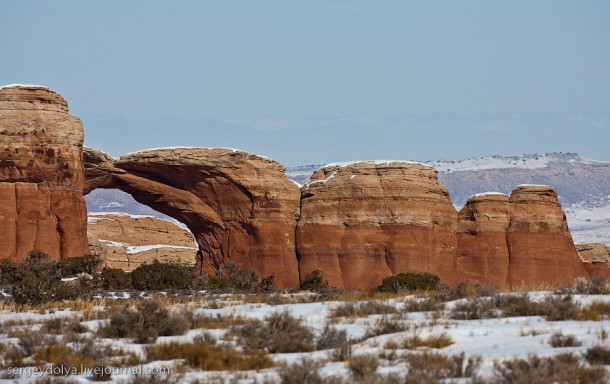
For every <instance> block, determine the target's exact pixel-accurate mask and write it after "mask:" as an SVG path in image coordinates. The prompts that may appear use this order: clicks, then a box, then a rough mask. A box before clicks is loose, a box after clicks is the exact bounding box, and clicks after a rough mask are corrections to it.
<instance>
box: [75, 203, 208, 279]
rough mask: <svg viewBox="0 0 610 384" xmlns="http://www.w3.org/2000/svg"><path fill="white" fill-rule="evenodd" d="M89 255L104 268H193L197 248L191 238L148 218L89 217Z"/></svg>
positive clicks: (177, 228) (178, 229) (94, 215)
mask: <svg viewBox="0 0 610 384" xmlns="http://www.w3.org/2000/svg"><path fill="white" fill-rule="evenodd" d="M88 224H89V225H88V228H87V231H88V234H89V235H90V236H89V246H90V247H91V248H92V250H91V254H94V255H96V256H98V257H100V258H101V259H102V262H103V264H102V265H103V266H104V267H110V268H120V269H123V270H125V271H132V270H134V269H136V268H137V267H139V266H140V265H142V263H148V264H150V263H152V262H153V261H154V260H158V261H160V262H162V263H179V264H182V265H195V261H196V255H197V247H196V245H195V243H194V239H193V235H192V234H191V233H190V232H189V231H187V230H186V229H184V228H180V227H179V226H177V225H176V224H173V223H170V222H169V221H165V220H161V219H158V218H156V217H151V216H131V215H118V214H90V215H89V220H88Z"/></svg>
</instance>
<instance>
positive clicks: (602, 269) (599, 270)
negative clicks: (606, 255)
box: [582, 261, 610, 280]
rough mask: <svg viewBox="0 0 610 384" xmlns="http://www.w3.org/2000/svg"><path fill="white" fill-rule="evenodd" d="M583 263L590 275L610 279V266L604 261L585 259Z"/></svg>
mask: <svg viewBox="0 0 610 384" xmlns="http://www.w3.org/2000/svg"><path fill="white" fill-rule="evenodd" d="M582 265H583V266H584V267H585V269H586V271H587V273H588V274H589V277H591V278H595V277H602V278H604V279H606V280H610V266H609V265H608V264H607V263H604V262H603V261H584V262H583V263H582Z"/></svg>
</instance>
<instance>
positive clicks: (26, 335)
mask: <svg viewBox="0 0 610 384" xmlns="http://www.w3.org/2000/svg"><path fill="white" fill-rule="evenodd" d="M14 336H16V337H17V339H18V340H19V342H18V344H19V348H20V349H21V352H22V354H23V356H31V355H32V354H33V353H34V352H35V351H36V348H38V347H39V346H41V345H45V344H47V343H51V342H53V341H54V340H55V338H52V337H49V336H47V335H45V334H44V333H42V332H40V331H35V330H33V329H31V328H23V329H20V330H19V331H18V332H17V334H16V335H14Z"/></svg>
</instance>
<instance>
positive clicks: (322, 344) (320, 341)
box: [316, 324, 349, 350]
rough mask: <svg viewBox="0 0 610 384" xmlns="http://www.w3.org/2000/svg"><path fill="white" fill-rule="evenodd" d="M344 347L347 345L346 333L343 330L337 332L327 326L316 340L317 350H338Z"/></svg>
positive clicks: (335, 329)
mask: <svg viewBox="0 0 610 384" xmlns="http://www.w3.org/2000/svg"><path fill="white" fill-rule="evenodd" d="M346 345H349V340H348V338H347V331H345V329H341V330H338V329H337V328H335V327H333V326H332V325H328V324H327V325H326V326H324V329H323V330H322V333H321V334H320V336H318V338H317V340H316V349H317V350H323V349H331V348H340V347H343V346H346Z"/></svg>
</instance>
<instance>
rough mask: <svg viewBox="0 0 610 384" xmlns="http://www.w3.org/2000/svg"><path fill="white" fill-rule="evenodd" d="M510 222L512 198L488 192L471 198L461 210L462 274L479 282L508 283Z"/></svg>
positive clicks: (474, 281)
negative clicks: (507, 234) (510, 201)
mask: <svg viewBox="0 0 610 384" xmlns="http://www.w3.org/2000/svg"><path fill="white" fill-rule="evenodd" d="M509 224H510V203H509V197H508V196H507V195H504V194H501V193H485V194H480V195H475V196H473V197H471V198H470V199H468V202H467V203H466V205H465V206H464V207H463V208H462V209H461V210H460V212H459V213H458V224H457V241H458V258H457V266H458V275H459V276H460V278H461V279H463V280H464V281H467V282H470V283H475V284H489V285H495V286H504V285H505V284H506V280H507V277H508V268H509V259H510V256H509V251H508V243H507V241H506V232H507V230H508V227H509Z"/></svg>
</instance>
